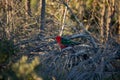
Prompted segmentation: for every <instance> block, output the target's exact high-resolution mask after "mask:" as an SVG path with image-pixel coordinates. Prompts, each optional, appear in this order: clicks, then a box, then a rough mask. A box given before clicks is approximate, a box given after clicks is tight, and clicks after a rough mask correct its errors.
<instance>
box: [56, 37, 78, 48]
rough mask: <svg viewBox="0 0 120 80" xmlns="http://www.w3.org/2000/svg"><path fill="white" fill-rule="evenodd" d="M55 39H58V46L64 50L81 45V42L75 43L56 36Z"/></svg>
mask: <svg viewBox="0 0 120 80" xmlns="http://www.w3.org/2000/svg"><path fill="white" fill-rule="evenodd" d="M55 39H56V41H57V43H58V45H59V46H60V48H61V49H64V48H66V47H70V46H71V47H72V46H74V45H78V44H80V43H79V42H74V41H72V40H69V39H66V38H63V37H61V36H56V37H55Z"/></svg>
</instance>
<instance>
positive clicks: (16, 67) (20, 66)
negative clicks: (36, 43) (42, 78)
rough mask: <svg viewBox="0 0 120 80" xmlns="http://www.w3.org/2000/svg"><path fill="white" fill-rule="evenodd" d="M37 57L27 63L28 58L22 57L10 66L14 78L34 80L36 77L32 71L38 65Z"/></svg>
mask: <svg viewBox="0 0 120 80" xmlns="http://www.w3.org/2000/svg"><path fill="white" fill-rule="evenodd" d="M39 63H40V62H39V59H38V57H35V58H34V59H33V60H32V61H31V62H29V63H28V57H27V56H23V57H22V58H21V59H20V60H19V61H18V62H16V63H15V64H13V65H12V70H13V71H14V72H15V73H16V76H17V77H18V78H19V79H22V80H36V78H38V76H37V75H36V73H35V72H34V69H35V68H36V66H37V65H38V64H39Z"/></svg>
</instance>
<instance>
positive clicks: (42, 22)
mask: <svg viewBox="0 0 120 80" xmlns="http://www.w3.org/2000/svg"><path fill="white" fill-rule="evenodd" d="M45 7H46V0H42V8H41V26H40V31H44V28H45Z"/></svg>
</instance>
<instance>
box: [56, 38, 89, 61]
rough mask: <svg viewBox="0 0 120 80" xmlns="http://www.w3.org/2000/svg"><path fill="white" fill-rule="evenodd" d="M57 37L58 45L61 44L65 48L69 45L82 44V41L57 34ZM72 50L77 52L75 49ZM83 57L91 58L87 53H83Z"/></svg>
mask: <svg viewBox="0 0 120 80" xmlns="http://www.w3.org/2000/svg"><path fill="white" fill-rule="evenodd" d="M55 39H56V41H57V43H58V45H59V46H60V48H61V49H65V48H67V47H73V46H75V45H79V44H80V42H75V41H72V40H69V39H66V38H63V37H61V36H56V37H55ZM72 51H73V52H74V53H75V51H74V50H72ZM82 57H83V59H84V60H87V59H88V58H89V56H88V55H87V54H84V55H82Z"/></svg>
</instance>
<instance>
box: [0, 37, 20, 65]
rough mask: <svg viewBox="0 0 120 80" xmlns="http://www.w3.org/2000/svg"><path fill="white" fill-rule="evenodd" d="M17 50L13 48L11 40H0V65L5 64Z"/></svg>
mask: <svg viewBox="0 0 120 80" xmlns="http://www.w3.org/2000/svg"><path fill="white" fill-rule="evenodd" d="M17 51H18V49H15V48H14V42H13V41H12V40H7V39H1V40H0V63H5V62H7V61H8V60H9V58H10V57H11V56H12V55H13V54H15V53H16V52H17Z"/></svg>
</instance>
